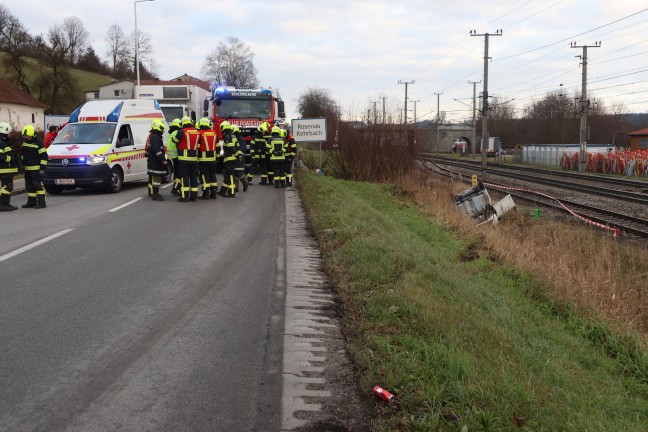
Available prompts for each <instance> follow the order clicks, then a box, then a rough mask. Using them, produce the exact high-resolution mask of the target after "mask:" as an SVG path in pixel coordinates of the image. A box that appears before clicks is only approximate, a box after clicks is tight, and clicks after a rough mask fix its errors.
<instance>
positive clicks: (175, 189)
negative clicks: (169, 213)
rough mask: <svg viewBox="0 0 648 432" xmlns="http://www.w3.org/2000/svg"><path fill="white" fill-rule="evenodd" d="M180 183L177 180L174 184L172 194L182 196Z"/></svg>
mask: <svg viewBox="0 0 648 432" xmlns="http://www.w3.org/2000/svg"><path fill="white" fill-rule="evenodd" d="M180 186H181V185H180V181H179V180H176V181H174V182H173V187H171V194H172V195H177V196H180Z"/></svg>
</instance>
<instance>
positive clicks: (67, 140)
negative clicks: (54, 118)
mask: <svg viewBox="0 0 648 432" xmlns="http://www.w3.org/2000/svg"><path fill="white" fill-rule="evenodd" d="M116 126H117V123H69V124H68V125H67V126H65V127H64V128H63V130H61V131H60V132H59V134H58V135H57V136H56V139H55V140H54V142H52V145H68V144H110V143H112V142H113V137H114V136H115V128H116Z"/></svg>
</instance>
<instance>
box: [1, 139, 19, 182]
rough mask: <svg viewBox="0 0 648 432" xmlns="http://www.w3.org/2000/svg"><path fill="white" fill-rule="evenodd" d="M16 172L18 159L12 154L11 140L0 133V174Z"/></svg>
mask: <svg viewBox="0 0 648 432" xmlns="http://www.w3.org/2000/svg"><path fill="white" fill-rule="evenodd" d="M17 172H18V161H17V160H16V156H15V155H14V151H13V148H12V147H11V141H9V138H7V137H6V136H5V135H0V175H1V174H15V173H17Z"/></svg>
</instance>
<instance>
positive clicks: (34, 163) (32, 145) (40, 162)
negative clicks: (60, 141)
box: [20, 137, 47, 171]
mask: <svg viewBox="0 0 648 432" xmlns="http://www.w3.org/2000/svg"><path fill="white" fill-rule="evenodd" d="M20 151H21V153H22V164H23V168H24V169H25V171H39V170H44V169H45V168H47V149H46V148H45V146H44V145H43V141H41V140H40V139H39V138H38V137H33V138H32V139H31V140H29V141H27V140H23V143H22V146H21V148H20Z"/></svg>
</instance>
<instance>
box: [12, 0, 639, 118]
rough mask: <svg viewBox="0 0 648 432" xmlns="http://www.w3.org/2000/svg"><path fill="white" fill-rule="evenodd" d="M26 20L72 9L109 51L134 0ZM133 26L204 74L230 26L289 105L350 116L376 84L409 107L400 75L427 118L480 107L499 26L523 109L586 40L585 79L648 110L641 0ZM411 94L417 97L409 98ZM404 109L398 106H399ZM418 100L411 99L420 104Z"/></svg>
mask: <svg viewBox="0 0 648 432" xmlns="http://www.w3.org/2000/svg"><path fill="white" fill-rule="evenodd" d="M4 4H5V6H6V7H7V8H8V9H9V10H10V11H11V13H12V14H13V15H15V16H16V17H18V18H19V19H20V21H21V22H22V23H23V24H24V25H25V27H26V28H27V29H28V31H29V32H30V34H33V35H35V34H44V35H45V34H46V33H47V30H48V29H49V28H50V27H51V26H53V25H56V24H61V23H62V22H63V20H64V19H65V18H66V17H70V16H77V17H79V18H80V19H81V20H82V21H83V22H84V24H85V27H86V29H87V30H88V32H89V33H90V43H91V45H92V46H93V47H94V49H95V51H96V52H97V54H98V55H99V56H100V57H102V58H104V59H106V60H107V58H106V56H105V52H106V44H105V40H104V39H105V37H106V33H107V30H108V27H109V26H110V25H111V24H119V25H120V26H121V27H122V29H123V30H124V32H125V33H126V34H130V32H132V30H133V29H134V27H135V13H134V2H133V0H112V1H105V0H101V1H99V0H56V1H50V0H23V1H11V2H8V1H4ZM137 23H138V29H139V30H140V31H142V32H144V33H147V34H149V35H150V36H151V40H152V44H153V47H154V50H155V53H154V56H155V58H156V61H157V63H158V67H159V69H158V74H159V76H160V78H161V79H172V78H175V77H177V76H180V75H182V74H184V73H187V74H189V75H193V76H196V77H200V70H201V67H202V65H203V63H204V60H205V57H206V56H207V54H208V53H209V52H210V51H212V50H213V49H214V48H215V47H216V46H217V44H218V43H219V42H222V41H225V39H226V37H227V36H236V37H238V38H239V39H241V40H242V41H243V42H245V43H246V44H248V45H249V46H250V47H251V49H252V51H253V53H254V63H255V66H256V67H257V70H258V77H259V79H260V81H261V83H262V85H263V86H266V87H273V88H275V89H277V88H278V89H279V91H280V93H281V95H282V96H283V98H284V100H285V101H286V108H287V114H288V117H289V118H296V117H298V113H297V111H296V109H295V105H296V103H297V99H298V97H299V95H300V94H302V93H303V92H304V91H305V90H306V89H308V88H309V87H319V88H323V89H325V90H328V91H330V94H331V97H332V98H333V99H334V100H335V101H337V102H338V103H339V105H340V106H341V108H342V111H343V113H344V114H345V117H346V118H349V117H353V116H355V117H359V116H361V115H362V114H363V113H364V114H365V115H366V112H367V109H368V108H370V107H373V106H374V104H373V103H372V102H373V101H377V102H378V104H377V108H378V111H379V115H380V113H381V112H382V100H383V99H381V97H383V96H384V97H387V99H386V104H387V109H388V110H390V109H391V110H397V109H398V108H402V107H403V102H404V93H405V85H403V84H399V80H400V81H402V82H406V81H407V82H409V81H415V84H412V85H409V86H408V97H409V98H410V99H412V100H416V101H419V102H417V104H416V111H417V113H416V114H417V117H418V119H419V120H422V119H432V118H434V116H435V115H436V111H437V95H436V94H435V93H442V94H441V95H440V96H438V99H439V101H440V110H441V111H443V112H447V118H448V119H452V120H463V119H465V118H471V117H472V109H471V106H472V94H473V85H472V84H469V83H468V81H482V83H480V84H477V92H478V93H479V92H481V91H482V86H483V80H484V78H483V57H484V40H485V37H483V36H477V37H473V36H471V35H470V34H469V32H470V30H476V32H477V33H478V34H484V33H490V34H493V33H495V32H496V31H497V30H500V29H501V30H502V31H503V34H502V36H497V37H495V36H490V37H489V40H490V44H489V56H490V57H491V59H492V60H491V62H490V63H489V77H488V90H489V94H490V95H493V96H495V97H498V98H500V100H501V101H509V100H512V99H514V100H513V101H512V102H510V103H511V104H514V106H515V107H516V108H518V109H523V108H524V106H525V105H528V104H529V103H530V102H532V101H533V100H536V99H538V98H542V97H543V96H544V95H545V94H546V93H547V92H548V91H557V90H560V89H561V88H562V89H563V91H564V92H565V93H566V94H567V95H569V97H573V94H574V92H580V89H581V79H582V68H581V67H580V65H579V62H580V59H579V58H577V57H576V56H578V55H582V54H583V49H582V48H571V47H570V43H571V42H576V44H577V45H579V46H582V45H593V44H594V43H596V42H598V41H600V42H601V46H600V47H599V48H589V49H588V69H587V71H588V90H591V91H592V92H593V93H594V95H595V96H596V97H599V98H601V99H602V100H603V102H604V104H605V105H607V106H610V105H612V104H613V103H619V102H623V103H624V104H625V105H626V107H627V109H628V111H629V112H647V111H648V4H647V3H645V2H644V1H638V0H616V1H611V0H606V1H599V0H596V1H592V0H588V1H586V0H497V1H494V0H491V1H484V0H480V1H477V0H454V1H447V0H443V1H440V0H401V1H400V2H395V1H383V0H369V1H365V0H362V1H357V0H346V1H341V0H328V1H325V0H308V1H306V0H303V1H301V0H274V1H266V0H258V1H255V0H237V1H229V2H224V1H218V0H184V1H177V0H154V1H151V2H139V3H137ZM413 108H414V104H413V103H412V102H409V104H408V109H409V110H413ZM394 112H397V111H394ZM413 116H414V112H413V111H412V112H410V113H409V117H410V118H412V117H413Z"/></svg>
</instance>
